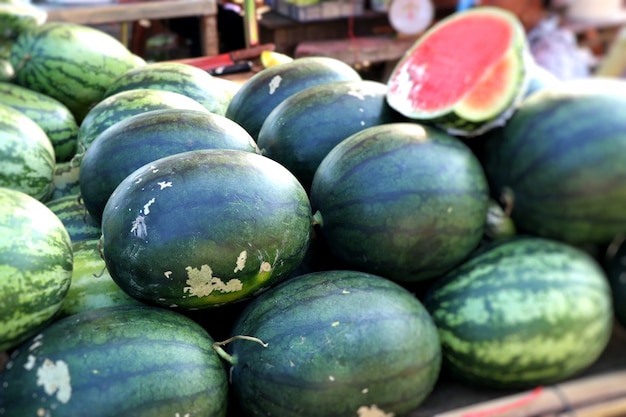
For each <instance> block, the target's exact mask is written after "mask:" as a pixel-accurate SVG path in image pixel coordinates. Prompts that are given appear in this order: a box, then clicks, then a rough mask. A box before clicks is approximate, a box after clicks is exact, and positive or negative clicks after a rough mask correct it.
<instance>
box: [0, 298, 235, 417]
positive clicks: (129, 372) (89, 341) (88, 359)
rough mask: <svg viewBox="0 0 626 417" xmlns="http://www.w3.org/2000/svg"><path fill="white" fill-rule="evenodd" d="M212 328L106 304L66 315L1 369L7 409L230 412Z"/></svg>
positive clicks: (98, 416) (157, 415) (10, 413)
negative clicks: (210, 331)
mask: <svg viewBox="0 0 626 417" xmlns="http://www.w3.org/2000/svg"><path fill="white" fill-rule="evenodd" d="M212 344H213V339H212V338H211V336H210V335H209V334H208V333H207V332H206V331H205V330H204V329H203V328H202V327H201V326H199V325H198V324H197V323H195V322H194V321H193V320H191V319H189V318H187V317H185V316H183V315H182V314H179V313H175V312H172V311H168V310H165V309H159V308H154V307H147V306H120V307H104V308H100V309H95V310H90V311H87V312H84V313H79V314H74V315H72V316H69V317H66V318H63V319H60V320H58V321H56V322H54V323H52V324H51V325H50V326H48V327H46V328H45V329H43V330H42V331H41V332H40V333H39V334H37V335H36V336H35V337H33V338H32V339H30V340H28V341H26V342H25V343H24V344H23V345H21V346H19V347H18V348H17V349H16V350H15V351H14V352H13V354H12V355H11V357H10V360H9V362H8V364H7V366H6V369H5V370H4V371H3V372H2V374H0V386H2V388H3V395H2V396H0V409H2V410H4V416H6V417H17V416H27V415H32V416H35V415H38V414H39V415H57V416H80V415H83V416H84V415H89V416H93V417H108V416H137V417H148V416H150V417H172V416H176V415H179V416H185V415H187V416H207V417H224V416H225V415H226V399H227V393H228V380H227V376H226V372H225V368H224V366H223V364H222V363H221V360H220V359H219V357H218V356H217V355H216V353H215V351H214V350H213V348H212Z"/></svg>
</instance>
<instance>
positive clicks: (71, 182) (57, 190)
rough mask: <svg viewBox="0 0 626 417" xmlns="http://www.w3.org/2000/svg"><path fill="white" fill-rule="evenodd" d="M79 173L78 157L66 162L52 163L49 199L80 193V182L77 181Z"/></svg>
mask: <svg viewBox="0 0 626 417" xmlns="http://www.w3.org/2000/svg"><path fill="white" fill-rule="evenodd" d="M79 173H80V157H76V156H75V157H74V158H72V159H71V160H69V161H67V162H57V163H56V164H55V165H54V175H53V177H52V183H53V185H54V190H53V191H52V195H51V196H50V200H56V199H57V198H61V197H66V196H68V195H73V196H76V197H78V196H79V194H80V184H79V183H78V180H79Z"/></svg>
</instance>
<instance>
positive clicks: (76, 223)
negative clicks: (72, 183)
mask: <svg viewBox="0 0 626 417" xmlns="http://www.w3.org/2000/svg"><path fill="white" fill-rule="evenodd" d="M46 206H47V207H48V208H49V209H50V210H52V212H53V213H54V214H56V216H57V217H58V218H59V220H61V222H63V225H64V226H65V229H67V232H68V233H69V235H70V238H71V239H72V242H78V241H81V240H90V239H99V238H100V235H101V234H102V233H101V230H100V220H99V219H96V218H94V217H93V216H92V215H91V214H90V213H89V212H88V211H87V208H86V207H85V204H84V202H83V200H82V198H81V197H80V196H79V195H67V196H64V197H59V198H55V199H54V200H49V201H47V202H46Z"/></svg>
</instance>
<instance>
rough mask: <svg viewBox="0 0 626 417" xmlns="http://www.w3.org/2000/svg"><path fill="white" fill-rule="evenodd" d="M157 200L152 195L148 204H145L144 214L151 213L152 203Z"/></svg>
mask: <svg viewBox="0 0 626 417" xmlns="http://www.w3.org/2000/svg"><path fill="white" fill-rule="evenodd" d="M155 201H156V199H155V198H154V197H152V198H151V199H150V200H149V201H148V202H147V203H146V204H144V206H143V214H144V215H145V216H147V215H148V214H150V206H151V205H152V203H154V202H155Z"/></svg>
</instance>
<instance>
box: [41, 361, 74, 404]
mask: <svg viewBox="0 0 626 417" xmlns="http://www.w3.org/2000/svg"><path fill="white" fill-rule="evenodd" d="M37 386H43V389H44V391H45V393H46V394H48V395H54V394H56V398H57V400H59V402H61V403H63V404H66V403H67V402H68V401H69V400H70V398H71V396H72V386H71V385H70V371H69V368H68V366H67V363H65V362H63V361H56V362H52V361H51V360H50V359H47V358H46V359H45V360H44V361H43V364H42V365H41V366H40V367H39V369H37Z"/></svg>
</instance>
